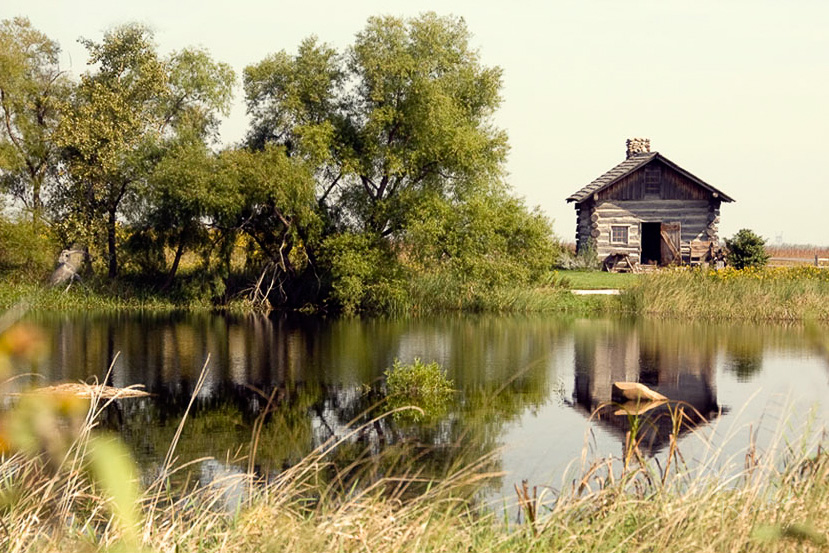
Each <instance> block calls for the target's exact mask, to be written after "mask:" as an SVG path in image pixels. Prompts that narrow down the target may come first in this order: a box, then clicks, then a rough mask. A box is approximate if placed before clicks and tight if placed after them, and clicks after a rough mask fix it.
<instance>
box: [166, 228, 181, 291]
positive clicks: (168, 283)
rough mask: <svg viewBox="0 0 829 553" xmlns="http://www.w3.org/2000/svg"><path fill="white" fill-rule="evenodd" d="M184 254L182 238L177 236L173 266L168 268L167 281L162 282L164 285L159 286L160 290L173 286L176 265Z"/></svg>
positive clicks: (176, 269)
mask: <svg viewBox="0 0 829 553" xmlns="http://www.w3.org/2000/svg"><path fill="white" fill-rule="evenodd" d="M183 253H184V236H179V239H178V248H176V257H175V259H173V266H172V267H171V268H170V272H169V274H168V275H167V280H165V281H164V284H163V285H162V286H161V290H162V291H164V290H167V289H168V288H169V287H170V286H172V285H173V279H174V278H175V277H176V272H177V271H178V264H179V262H180V261H181V255H182V254H183Z"/></svg>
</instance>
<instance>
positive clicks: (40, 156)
mask: <svg viewBox="0 0 829 553" xmlns="http://www.w3.org/2000/svg"><path fill="white" fill-rule="evenodd" d="M59 52H60V47H59V46H58V44H57V43H56V42H55V41H53V40H51V39H49V38H48V37H47V36H46V35H45V34H43V33H41V32H40V31H38V30H36V29H34V28H33V27H32V25H31V23H30V22H29V20H28V19H26V18H14V19H6V20H3V21H0V116H1V117H2V125H0V185H1V186H2V188H3V189H4V190H5V191H6V192H8V193H10V194H11V195H12V196H13V197H14V198H15V199H17V200H18V201H19V202H21V203H22V205H23V206H25V208H26V209H27V210H29V211H30V212H31V214H32V217H33V220H35V221H37V220H38V219H40V217H41V216H42V214H43V204H44V193H45V189H46V187H47V186H48V184H49V181H50V179H54V178H55V177H56V174H57V170H58V158H59V156H58V154H59V148H58V146H57V144H56V143H55V140H54V134H55V130H56V128H57V126H58V123H59V121H60V118H61V106H62V105H63V104H64V102H65V100H66V99H67V98H68V95H69V93H70V90H71V84H70V81H69V80H68V79H67V78H66V76H65V75H64V74H63V72H62V71H61V70H60V67H59V64H58V54H59Z"/></svg>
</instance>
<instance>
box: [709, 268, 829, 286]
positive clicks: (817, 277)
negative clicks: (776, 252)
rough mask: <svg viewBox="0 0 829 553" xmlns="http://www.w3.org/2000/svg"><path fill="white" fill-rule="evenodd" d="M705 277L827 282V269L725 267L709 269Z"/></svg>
mask: <svg viewBox="0 0 829 553" xmlns="http://www.w3.org/2000/svg"><path fill="white" fill-rule="evenodd" d="M706 276H707V278H709V279H711V280H713V281H715V282H728V281H735V280H743V281H767V282H784V281H788V282H790V281H802V280H809V281H814V282H829V271H827V270H826V269H820V268H818V267H813V266H809V265H801V266H798V267H746V268H743V269H735V268H734V267H725V268H724V269H720V270H709V271H708V273H707V275H706Z"/></svg>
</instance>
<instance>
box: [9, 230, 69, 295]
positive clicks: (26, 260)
mask: <svg viewBox="0 0 829 553" xmlns="http://www.w3.org/2000/svg"><path fill="white" fill-rule="evenodd" d="M58 251H59V248H58V246H57V244H56V243H55V241H54V239H53V238H52V237H51V235H50V232H49V229H48V228H47V227H46V225H45V224H44V223H43V222H42V221H40V220H35V221H31V220H29V219H21V220H17V221H13V220H8V219H5V218H2V217H0V272H2V273H5V274H6V276H5V278H6V279H10V278H11V279H17V280H20V281H22V282H33V281H34V282H38V281H44V280H45V279H46V277H47V276H48V275H49V273H50V272H51V271H52V269H53V268H54V266H55V260H56V259H57V255H58Z"/></svg>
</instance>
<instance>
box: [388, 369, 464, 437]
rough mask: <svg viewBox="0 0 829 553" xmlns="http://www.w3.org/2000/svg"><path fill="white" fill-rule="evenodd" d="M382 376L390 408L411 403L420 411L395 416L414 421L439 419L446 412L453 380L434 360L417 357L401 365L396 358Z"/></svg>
mask: <svg viewBox="0 0 829 553" xmlns="http://www.w3.org/2000/svg"><path fill="white" fill-rule="evenodd" d="M385 376H386V394H387V397H388V400H389V407H390V408H391V409H397V408H399V407H404V406H407V405H412V406H414V407H417V408H419V409H420V410H421V411H415V410H412V411H400V412H397V413H395V418H397V419H401V418H402V419H404V420H410V421H412V422H417V421H420V420H423V419H436V418H440V417H441V416H443V415H444V414H445V413H446V408H447V406H448V404H449V398H450V397H451V395H452V385H453V382H452V380H450V379H449V378H448V377H447V376H446V373H445V372H444V371H443V369H442V368H441V367H440V365H439V364H438V363H437V362H436V361H433V362H431V363H423V362H422V361H421V360H420V359H419V358H417V357H416V358H415V360H414V362H413V363H412V364H411V365H404V364H403V363H401V362H400V360H399V359H395V360H394V365H393V366H392V367H391V368H390V369H386V372H385Z"/></svg>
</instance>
